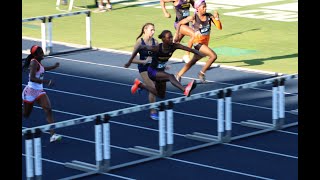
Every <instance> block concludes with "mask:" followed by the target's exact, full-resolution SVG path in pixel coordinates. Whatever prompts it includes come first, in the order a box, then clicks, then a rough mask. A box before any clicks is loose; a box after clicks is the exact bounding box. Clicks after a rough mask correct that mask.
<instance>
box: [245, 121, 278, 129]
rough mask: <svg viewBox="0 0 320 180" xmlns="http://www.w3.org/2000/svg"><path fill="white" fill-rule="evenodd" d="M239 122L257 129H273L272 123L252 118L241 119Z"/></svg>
mask: <svg viewBox="0 0 320 180" xmlns="http://www.w3.org/2000/svg"><path fill="white" fill-rule="evenodd" d="M240 124H241V125H243V126H247V127H252V128H257V129H274V128H275V126H274V125H273V124H270V123H265V122H259V121H254V120H246V121H241V122H240Z"/></svg>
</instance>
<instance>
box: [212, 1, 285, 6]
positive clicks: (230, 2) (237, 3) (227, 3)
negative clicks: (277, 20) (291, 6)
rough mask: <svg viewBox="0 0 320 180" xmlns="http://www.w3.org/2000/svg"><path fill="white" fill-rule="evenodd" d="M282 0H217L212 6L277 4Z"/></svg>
mask: <svg viewBox="0 0 320 180" xmlns="http://www.w3.org/2000/svg"><path fill="white" fill-rule="evenodd" d="M279 1H282V0H241V1H239V0H219V1H214V4H225V5H234V6H250V5H256V4H264V3H271V2H279Z"/></svg>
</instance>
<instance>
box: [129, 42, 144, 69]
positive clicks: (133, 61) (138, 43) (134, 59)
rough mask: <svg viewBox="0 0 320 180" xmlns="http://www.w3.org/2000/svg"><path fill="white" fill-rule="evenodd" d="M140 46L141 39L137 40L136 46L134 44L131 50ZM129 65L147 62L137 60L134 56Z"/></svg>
mask: <svg viewBox="0 0 320 180" xmlns="http://www.w3.org/2000/svg"><path fill="white" fill-rule="evenodd" d="M140 44H141V39H138V40H137V41H136V44H135V45H134V47H133V50H135V49H137V48H139V46H140ZM131 63H135V64H145V63H147V61H145V60H140V59H137V58H136V56H135V57H134V58H133V60H132V62H131Z"/></svg>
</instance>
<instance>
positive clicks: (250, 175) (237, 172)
mask: <svg viewBox="0 0 320 180" xmlns="http://www.w3.org/2000/svg"><path fill="white" fill-rule="evenodd" d="M166 159H170V160H173V161H178V162H182V163H187V164H192V165H195V166H200V167H205V168H210V169H215V170H220V171H226V172H230V173H234V174H240V175H243V176H249V177H254V178H258V179H265V180H273V179H271V178H266V177H262V176H256V175H252V174H248V173H242V172H239V171H233V170H229V169H225V168H219V167H214V166H208V165H205V164H200V163H195V162H191V161H185V160H181V159H176V158H170V157H166Z"/></svg>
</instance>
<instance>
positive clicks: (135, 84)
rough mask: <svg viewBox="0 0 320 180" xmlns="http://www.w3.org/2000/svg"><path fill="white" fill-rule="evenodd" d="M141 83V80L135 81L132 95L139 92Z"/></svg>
mask: <svg viewBox="0 0 320 180" xmlns="http://www.w3.org/2000/svg"><path fill="white" fill-rule="evenodd" d="M140 83H141V81H140V80H139V79H137V78H136V79H135V80H134V83H133V85H132V87H131V94H135V93H136V92H137V90H138V89H139V84H140Z"/></svg>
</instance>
